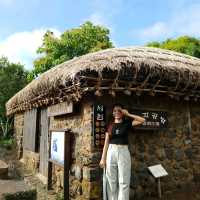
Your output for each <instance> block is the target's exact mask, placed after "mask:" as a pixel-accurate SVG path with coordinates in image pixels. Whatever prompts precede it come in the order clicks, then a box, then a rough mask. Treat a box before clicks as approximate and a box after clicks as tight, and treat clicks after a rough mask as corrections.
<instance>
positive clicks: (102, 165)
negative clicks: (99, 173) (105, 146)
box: [99, 159, 106, 168]
mask: <svg viewBox="0 0 200 200" xmlns="http://www.w3.org/2000/svg"><path fill="white" fill-rule="evenodd" d="M99 166H100V167H101V168H104V167H105V166H106V160H105V159H101V160H100V162H99Z"/></svg>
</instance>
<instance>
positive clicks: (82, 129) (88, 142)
mask: <svg viewBox="0 0 200 200" xmlns="http://www.w3.org/2000/svg"><path fill="white" fill-rule="evenodd" d="M50 129H53V130H56V129H58V130H59V129H70V130H71V147H72V149H71V157H72V159H71V165H70V196H71V198H73V199H98V198H99V197H100V196H101V182H99V179H100V178H101V176H100V175H101V174H100V171H99V167H98V161H99V158H100V155H101V154H100V153H99V152H96V151H95V152H93V151H92V148H93V140H92V104H91V103H85V102H83V103H82V104H81V106H80V110H79V112H77V113H75V114H73V115H69V116H60V117H51V118H50ZM52 171H53V183H54V186H53V187H54V188H55V189H56V191H59V189H62V187H63V185H62V183H61V181H60V180H62V178H63V168H61V167H59V166H55V165H53V170H52Z"/></svg>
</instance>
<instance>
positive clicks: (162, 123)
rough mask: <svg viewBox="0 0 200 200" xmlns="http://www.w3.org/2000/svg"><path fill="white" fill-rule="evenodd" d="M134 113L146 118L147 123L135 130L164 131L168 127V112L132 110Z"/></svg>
mask: <svg viewBox="0 0 200 200" xmlns="http://www.w3.org/2000/svg"><path fill="white" fill-rule="evenodd" d="M132 113H134V114H136V115H139V116H142V117H144V118H145V122H144V123H143V124H142V125H140V126H138V127H135V128H138V129H163V128H167V127H168V118H167V112H162V111H147V110H132Z"/></svg>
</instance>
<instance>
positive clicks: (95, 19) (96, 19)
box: [85, 12, 108, 26]
mask: <svg viewBox="0 0 200 200" xmlns="http://www.w3.org/2000/svg"><path fill="white" fill-rule="evenodd" d="M85 21H91V22H92V23H94V24H96V25H103V26H107V25H108V23H107V22H106V19H105V18H104V17H103V15H102V14H101V13H98V12H94V13H92V14H91V15H90V16H89V17H88V19H86V20H85Z"/></svg>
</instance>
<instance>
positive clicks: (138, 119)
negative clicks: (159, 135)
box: [122, 109, 145, 126]
mask: <svg viewBox="0 0 200 200" xmlns="http://www.w3.org/2000/svg"><path fill="white" fill-rule="evenodd" d="M122 113H123V114H124V115H126V116H127V117H130V118H132V119H133V121H132V126H137V125H140V124H143V123H144V121H145V118H143V117H140V116H138V115H134V114H130V113H129V112H128V110H126V109H122Z"/></svg>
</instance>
